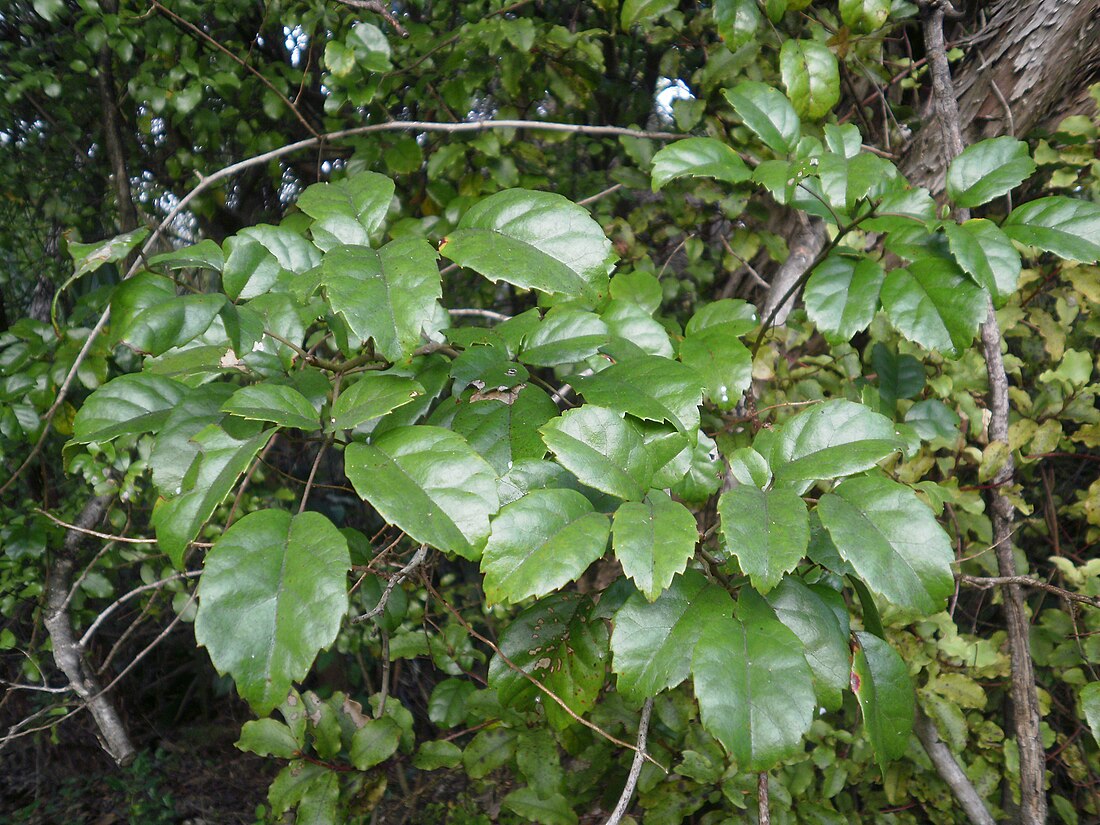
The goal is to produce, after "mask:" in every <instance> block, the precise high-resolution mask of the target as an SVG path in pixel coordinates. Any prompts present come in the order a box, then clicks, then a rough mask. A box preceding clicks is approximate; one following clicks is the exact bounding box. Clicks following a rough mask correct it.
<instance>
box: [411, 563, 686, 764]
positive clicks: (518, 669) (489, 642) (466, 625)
mask: <svg viewBox="0 0 1100 825" xmlns="http://www.w3.org/2000/svg"><path fill="white" fill-rule="evenodd" d="M425 584H426V585H427V588H428V592H429V593H431V594H432V596H433V597H434V598H435V600H436V601H438V602H439V603H440V604H442V605H443V606H444V607H445V608H447V611H448V612H449V613H450V614H451V615H452V616H454V617H455V618H456V619H458V623H459V624H460V625H462V627H463V628H465V630H466V632H467V633H469V634H470V635H471V636H473V637H474V638H475V639H477V640H478V641H479V642H481V643H482V644H483V645H486V646H488V648H489V649H490V650H492V651H493V653H495V654H496V655H497V656H499V657H500V660H501V661H502V662H504V664H505V665H506V666H507V667H508V668H509V669H510V670H514V671H515V672H516V673H518V674H519V675H520V676H522V677H523V678H524V679H526V680H527V681H528V682H530V683H531V684H532V685H534V686H535V688H536V689H538V690H539V691H541V692H542V693H544V694H546V695H547V696H549V697H550V698H551V699H552V700H553V701H554V702H555V703H556V704H558V705H559V706H560V707H561V709H562V710H564V711H565V712H566V714H568V716H569V718H571V719H572V720H573V721H575V722H579V723H580V724H582V725H584V726H585V727H586V728H588V729H589V730H590V731H592V732H594V733H597V734H599V735H600V736H602V737H603V738H604V739H606V740H607V741H608V742H611V743H612V744H615V745H618V746H619V747H621V748H628V749H629V750H632V751H634V752H635V753H638V754H641V756H642V758H643V759H645V760H646V761H647V762H652V763H653V764H654V765H656V766H657V767H658V768H660V769H661V770H662V771H664V772H665V773H666V774H667V773H668V768H666V767H665V766H664V765H662V764H661V763H660V762H658V761H657V760H656V759H654V758H653V757H652V756H650V755H649V754H648V753H646V752H645V751H643V750H641V749H639V748H637V747H636V746H634V745H631V744H630V743H629V742H624V741H623V740H622V739H619V738H617V737H615V736H612V735H611V734H610V733H608V732H607V731H605V730H604V729H603V728H601V727H600V726H599V725H597V724H595V723H594V722H589V721H588V720H587V719H585V718H584V717H583V716H579V715H578V714H577V712H576V711H574V710H573V709H572V708H571V707H569V705H567V704H566V703H565V700H563V699H562V698H561V697H560V696H558V695H557V694H556V693H554V691H552V690H550V688H548V687H547V686H546V685H544V684H543V683H542V682H540V681H539V680H538V679H536V678H535V677H534V676H532V675H531V674H530V673H528V672H527V671H526V670H524V669H523V668H521V667H520V666H519V665H517V664H516V663H515V662H513V661H512V660H511V659H509V658H508V657H507V656H506V655H505V654H504V652H503V651H501V649H500V648H499V647H497V645H496V644H495V643H494V642H493V640H492V639H489V638H488V637H486V636H483V635H482V634H481V633H478V632H477V631H476V630H474V628H473V627H472V626H471V625H470V623H469V622H468V621H466V619H465V618H464V617H463V615H462V614H461V613H459V612H458V611H457V610H455V609H454V607H452V606H451V603H450V602H448V601H447V600H446V599H444V598H443V597H442V596H441V595H440V594H439V592H438V591H437V590H436V589H435V588H434V587H432V584H431V582H426V583H425Z"/></svg>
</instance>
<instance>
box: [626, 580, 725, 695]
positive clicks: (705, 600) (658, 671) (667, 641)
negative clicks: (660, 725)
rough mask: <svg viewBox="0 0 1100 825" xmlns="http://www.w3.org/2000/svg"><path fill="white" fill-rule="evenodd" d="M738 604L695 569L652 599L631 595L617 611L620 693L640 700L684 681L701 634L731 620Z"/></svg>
mask: <svg viewBox="0 0 1100 825" xmlns="http://www.w3.org/2000/svg"><path fill="white" fill-rule="evenodd" d="M733 606H734V603H733V599H731V598H730V595H729V593H727V592H726V591H725V590H724V589H723V588H721V587H719V586H718V585H716V584H711V583H710V582H708V581H707V580H706V578H705V577H704V576H703V574H702V573H699V572H698V571H696V570H688V571H687V572H685V573H684V575H682V576H677V577H676V578H675V579H673V580H672V584H671V585H670V586H669V588H668V589H667V590H665V591H664V592H663V593H661V595H659V596H658V597H657V599H656V601H654V602H652V603H650V602H649V601H647V600H646V598H645V597H644V596H643V595H642V594H641V593H635V594H634V595H632V596H631V597H630V598H629V599H627V600H626V603H625V604H624V605H623V606H622V608H620V609H619V612H618V613H616V614H615V629H614V631H613V632H612V634H611V652H612V654H613V659H612V669H613V670H614V671H615V673H616V674H617V675H618V688H619V693H621V694H622V695H623V697H624V698H625V699H626V700H627V701H628V702H634V703H639V702H641V701H642V700H644V699H646V698H648V697H651V696H656V695H657V694H658V693H660V692H661V691H662V690H664V689H665V688H672V687H676V686H677V685H678V684H680V683H681V682H682V681H684V679H686V678H687V677H688V675H689V673H690V671H691V654H692V650H693V649H694V648H695V643H696V642H697V641H698V640H699V634H701V633H702V632H703V630H704V629H705V628H707V627H709V626H711V625H713V624H715V623H720V622H722V621H723V620H728V619H729V617H730V616H731V615H732V613H733Z"/></svg>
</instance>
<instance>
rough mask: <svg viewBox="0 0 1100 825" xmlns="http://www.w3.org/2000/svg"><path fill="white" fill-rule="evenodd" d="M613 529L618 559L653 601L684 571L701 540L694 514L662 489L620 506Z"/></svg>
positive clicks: (625, 571) (612, 538) (612, 534)
mask: <svg viewBox="0 0 1100 825" xmlns="http://www.w3.org/2000/svg"><path fill="white" fill-rule="evenodd" d="M611 529H612V532H611V546H612V547H613V548H614V550H615V558H617V559H618V560H619V563H620V564H621V565H622V566H623V572H624V573H626V575H628V576H630V578H632V579H633V580H634V584H636V585H637V586H638V589H639V590H641V591H642V592H643V593H644V594H645V596H646V598H647V599H649V600H650V601H651V602H652V601H654V600H655V599H656V598H657V597H658V596H659V595H660V594H661V592H662V591H663V590H664V589H665V588H667V587H668V586H669V584H671V582H672V579H673V577H674V576H676V575H678V574H680V573H683V572H684V568H685V567H686V566H687V562H688V559H690V558H691V557H692V556H693V555H694V554H695V544H696V542H697V541H698V540H699V528H698V526H697V525H696V523H695V517H694V516H693V515H692V514H691V511H690V510H688V509H687V508H686V507H684V505H682V504H680V503H679V502H678V501H673V500H672V498H670V497H669V495H668V493H665V492H663V491H661V490H650V491H649V494H648V495H647V496H646V497H645V501H644V502H627V503H625V504H622V505H620V506H619V509H618V510H616V511H615V517H614V522H613V525H612V528H611Z"/></svg>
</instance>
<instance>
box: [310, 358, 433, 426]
mask: <svg viewBox="0 0 1100 825" xmlns="http://www.w3.org/2000/svg"><path fill="white" fill-rule="evenodd" d="M425 392H426V390H425V389H424V387H422V386H421V385H420V384H419V382H417V381H414V380H413V379H411V378H406V377H404V376H402V375H393V374H389V373H386V374H382V373H377V372H368V373H366V374H365V375H364V376H363V377H362V378H360V379H359V380H358V381H357V382H355V383H354V384H352V385H351V386H350V387H348V388H347V389H345V390H344V391H343V392H341V393H340V397H339V398H337V399H336V403H335V404H333V405H332V420H331V421H330V422H329V426H328V428H327V429H329V430H351V429H354V428H355V427H358V426H359V425H360V424H364V423H366V422H367V421H370V420H371V419H374V418H378V417H380V416H383V415H385V414H386V413H388V412H390V411H391V410H395V409H397V408H398V407H401V406H404V405H405V404H408V403H410V402H411V401H413V400H415V399H416V398H419V397H420V396H422V395H424V393H425Z"/></svg>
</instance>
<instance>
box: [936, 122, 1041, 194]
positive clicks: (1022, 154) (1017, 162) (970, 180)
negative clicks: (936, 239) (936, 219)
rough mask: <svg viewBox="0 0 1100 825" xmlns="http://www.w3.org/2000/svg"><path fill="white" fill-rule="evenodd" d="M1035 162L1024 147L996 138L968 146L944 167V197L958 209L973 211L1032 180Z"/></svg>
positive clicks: (1010, 138) (1008, 139)
mask: <svg viewBox="0 0 1100 825" xmlns="http://www.w3.org/2000/svg"><path fill="white" fill-rule="evenodd" d="M1034 171H1035V161H1033V160H1032V159H1031V155H1029V154H1028V150H1027V144H1026V143H1024V142H1023V141H1022V140H1016V138H1013V137H997V138H990V139H989V140H983V141H980V142H979V143H975V144H974V145H972V146H968V147H967V148H966V149H964V150H963V151H962V154H960V155H959V156H958V157H956V158H955V159H954V160H953V161H951V164H950V165H949V166H948V167H947V195H948V197H950V198H951V199H952V200H953V201H955V203H956V204H957V205H959V206H963V207H972V206H981V205H982V204H983V203H989V202H990V201H991V200H993V199H994V198H999V197H1000V196H1001V195H1004V194H1006V193H1008V192H1010V191H1012V190H1013V189H1015V188H1016V187H1017V186H1019V185H1020V184H1021V183H1023V182H1024V181H1025V180H1027V178H1029V177H1030V176H1031V173H1032V172H1034Z"/></svg>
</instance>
